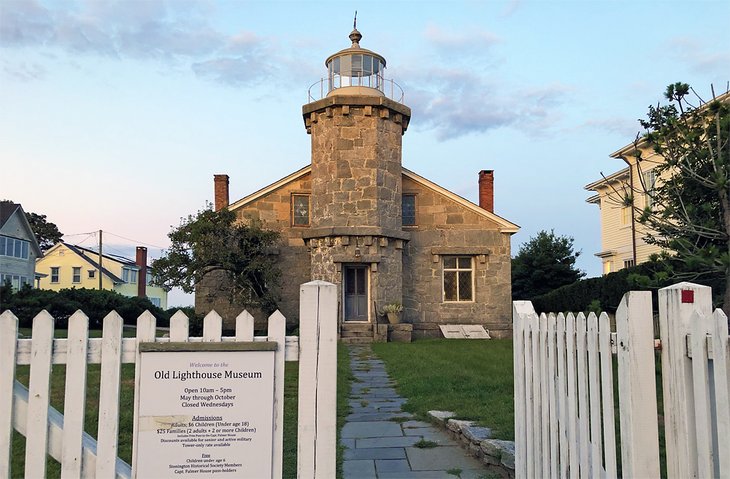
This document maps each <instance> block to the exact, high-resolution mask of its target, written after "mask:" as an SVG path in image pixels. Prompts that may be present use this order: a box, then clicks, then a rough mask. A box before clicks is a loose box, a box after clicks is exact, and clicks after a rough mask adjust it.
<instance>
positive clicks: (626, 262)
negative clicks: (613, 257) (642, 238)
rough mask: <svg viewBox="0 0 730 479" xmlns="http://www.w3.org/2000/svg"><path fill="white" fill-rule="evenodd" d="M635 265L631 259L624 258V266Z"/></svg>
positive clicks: (630, 266)
mask: <svg viewBox="0 0 730 479" xmlns="http://www.w3.org/2000/svg"><path fill="white" fill-rule="evenodd" d="M634 265H635V263H634V260H633V259H625V260H624V268H632V267H633V266H634Z"/></svg>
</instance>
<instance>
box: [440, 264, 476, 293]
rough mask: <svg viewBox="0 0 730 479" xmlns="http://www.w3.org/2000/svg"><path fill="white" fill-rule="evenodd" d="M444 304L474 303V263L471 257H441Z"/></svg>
mask: <svg viewBox="0 0 730 479" xmlns="http://www.w3.org/2000/svg"><path fill="white" fill-rule="evenodd" d="M442 261H443V289H444V302H463V301H474V261H473V258H472V257H471V256H444V257H443V260H442Z"/></svg>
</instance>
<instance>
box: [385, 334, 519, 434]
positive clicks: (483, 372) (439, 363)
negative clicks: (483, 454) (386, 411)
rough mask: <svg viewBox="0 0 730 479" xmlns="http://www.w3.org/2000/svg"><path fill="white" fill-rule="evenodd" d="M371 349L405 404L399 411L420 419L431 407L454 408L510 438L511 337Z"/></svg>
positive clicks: (512, 387)
mask: <svg viewBox="0 0 730 479" xmlns="http://www.w3.org/2000/svg"><path fill="white" fill-rule="evenodd" d="M372 347H373V351H374V352H375V354H376V355H378V356H379V357H380V358H381V359H382V360H383V361H384V362H385V366H386V369H387V371H388V374H389V375H390V377H391V378H392V379H394V380H395V381H396V382H397V384H398V385H397V390H398V392H399V393H400V394H401V395H402V396H403V397H405V398H407V399H408V402H407V403H406V404H405V405H404V407H403V410H405V411H408V412H412V413H414V414H416V415H418V416H419V417H421V418H426V417H427V415H426V414H427V412H428V411H429V410H433V409H437V410H442V411H453V412H454V413H456V415H457V418H459V419H469V420H473V421H476V422H477V423H478V424H480V425H483V426H487V427H490V428H492V430H493V432H494V436H495V437H496V438H498V439H507V440H513V439H514V381H513V365H512V340H510V339H493V340H487V341H480V340H468V339H463V340H460V339H433V340H420V341H416V342H414V343H375V344H373V346H372Z"/></svg>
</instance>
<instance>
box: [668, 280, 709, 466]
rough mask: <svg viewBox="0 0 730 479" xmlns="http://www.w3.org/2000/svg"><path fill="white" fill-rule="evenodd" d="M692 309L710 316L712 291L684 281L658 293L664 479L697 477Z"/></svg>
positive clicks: (706, 287)
mask: <svg viewBox="0 0 730 479" xmlns="http://www.w3.org/2000/svg"><path fill="white" fill-rule="evenodd" d="M694 310H697V311H698V312H699V313H700V314H701V315H705V316H706V315H710V314H712V288H710V287H708V286H701V285H698V284H693V283H686V282H685V283H678V284H675V285H672V286H668V287H666V288H662V289H660V290H659V326H660V328H659V329H660V337H661V340H662V389H663V391H664V426H665V429H664V433H665V437H666V450H667V475H668V477H697V460H696V459H695V458H696V457H697V439H696V436H695V417H694V395H693V394H692V360H691V359H690V358H689V357H687V343H686V337H687V334H689V333H690V318H691V317H692V312H693V311H694Z"/></svg>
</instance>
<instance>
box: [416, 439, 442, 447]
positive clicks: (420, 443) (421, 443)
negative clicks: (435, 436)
mask: <svg viewBox="0 0 730 479" xmlns="http://www.w3.org/2000/svg"><path fill="white" fill-rule="evenodd" d="M436 446H438V443H436V442H434V441H428V440H426V439H421V440H419V441H418V442H416V443H414V444H413V447H417V448H419V449H432V448H434V447H436Z"/></svg>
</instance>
